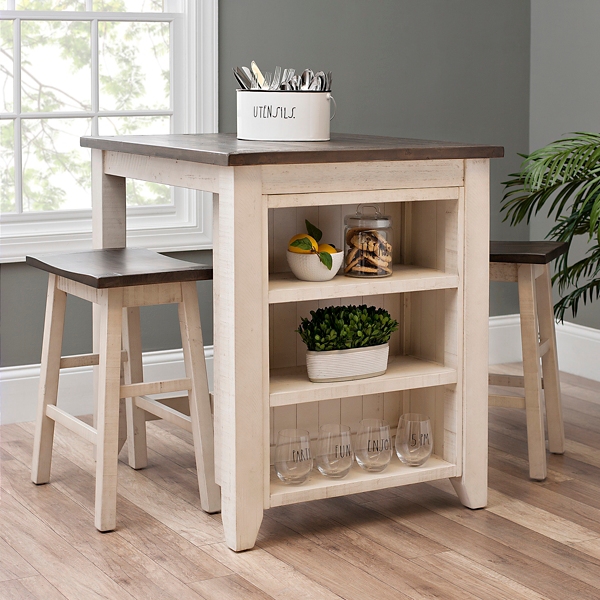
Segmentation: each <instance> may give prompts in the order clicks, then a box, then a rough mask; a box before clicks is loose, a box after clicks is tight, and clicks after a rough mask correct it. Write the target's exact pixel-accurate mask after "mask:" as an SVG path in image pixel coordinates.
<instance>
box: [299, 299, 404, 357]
mask: <svg viewBox="0 0 600 600" xmlns="http://www.w3.org/2000/svg"><path fill="white" fill-rule="evenodd" d="M310 315H311V319H308V318H303V319H302V321H301V323H300V327H298V329H297V330H296V331H297V332H298V333H299V334H300V337H301V338H302V341H303V342H304V343H305V344H306V346H307V348H308V350H316V351H326V350H346V349H348V348H363V347H366V346H379V345H380V344H385V343H386V342H388V341H389V339H390V335H391V334H392V332H394V331H396V329H398V322H397V321H395V320H394V319H392V317H391V316H390V313H388V312H387V311H386V310H384V309H383V308H375V307H374V306H369V307H367V305H366V304H362V305H360V306H354V305H351V306H328V307H327V308H319V309H318V310H311V311H310Z"/></svg>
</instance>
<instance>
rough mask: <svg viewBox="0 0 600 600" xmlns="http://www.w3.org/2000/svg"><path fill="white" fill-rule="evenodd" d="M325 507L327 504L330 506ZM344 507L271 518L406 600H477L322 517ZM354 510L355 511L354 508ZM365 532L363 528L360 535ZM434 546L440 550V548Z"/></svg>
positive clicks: (307, 508) (335, 503) (289, 510)
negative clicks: (410, 599)
mask: <svg viewBox="0 0 600 600" xmlns="http://www.w3.org/2000/svg"><path fill="white" fill-rule="evenodd" d="M324 504H329V505H330V507H326V506H324ZM345 505H351V503H349V502H347V501H344V499H343V498H336V499H335V500H332V501H329V502H327V501H325V502H309V503H303V504H297V505H292V506H286V507H281V508H278V509H277V511H271V513H273V512H276V515H273V516H272V518H274V519H275V520H277V521H278V522H280V523H283V524H284V525H285V526H286V527H289V528H290V529H292V530H293V531H296V532H298V533H299V534H301V535H303V536H304V537H306V538H307V539H309V540H310V541H312V542H314V543H315V544H317V545H319V546H321V547H322V548H324V549H326V550H327V551H328V552H329V553H330V554H333V555H334V556H336V557H338V558H340V559H343V560H345V561H347V562H348V563H349V564H350V565H352V566H353V567H354V570H353V572H354V573H356V569H359V570H362V571H364V572H365V573H366V574H368V575H370V576H374V577H376V578H377V579H378V580H380V581H384V582H385V583H386V584H387V585H389V586H391V587H393V588H394V589H396V590H398V591H399V592H402V593H403V594H405V595H406V596H407V597H409V598H413V599H414V600H416V599H420V598H429V597H433V598H446V599H448V600H473V599H474V598H476V596H474V595H473V594H471V593H470V592H468V591H466V590H464V589H462V588H460V587H458V586H456V585H455V584H453V583H450V582H448V581H447V580H445V579H443V578H441V577H440V576H438V575H437V574H433V573H431V572H430V571H428V570H427V569H424V568H422V567H420V566H419V565H416V564H415V563H414V562H411V561H410V560H408V559H406V558H404V557H403V556H401V555H400V554H398V553H397V552H395V551H394V550H391V549H389V548H388V547H386V546H385V545H384V544H383V543H382V540H380V541H379V542H378V541H377V540H376V536H375V535H371V536H370V537H367V536H365V535H363V533H359V532H357V531H354V530H353V529H350V528H348V527H340V526H339V524H337V523H336V521H333V520H332V519H331V518H329V517H327V516H326V514H325V515H324V514H323V513H327V509H328V508H329V509H333V510H336V511H337V512H341V511H343V510H344V507H345ZM354 507H355V509H356V508H358V507H357V505H354ZM361 512H362V516H365V513H366V512H369V511H368V509H364V508H363V509H362V511H361ZM371 512H372V511H371ZM271 513H270V515H269V516H271ZM332 523H336V525H337V526H336V525H333V526H332ZM364 530H365V528H364V527H363V532H364ZM419 537H421V538H422V536H419ZM436 545H437V544H436ZM437 546H438V548H440V549H441V547H440V546H439V545H437Z"/></svg>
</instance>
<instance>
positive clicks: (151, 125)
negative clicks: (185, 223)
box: [98, 117, 171, 206]
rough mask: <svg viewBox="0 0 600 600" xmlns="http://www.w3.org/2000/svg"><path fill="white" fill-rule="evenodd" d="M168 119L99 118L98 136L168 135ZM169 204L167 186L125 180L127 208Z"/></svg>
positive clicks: (169, 196) (168, 188)
mask: <svg viewBox="0 0 600 600" xmlns="http://www.w3.org/2000/svg"><path fill="white" fill-rule="evenodd" d="M169 131H170V119H169V117H101V118H99V119H98V134H99V135H129V134H131V135H135V134H137V135H142V134H151V133H155V134H160V133H169ZM159 204H171V189H170V187H169V186H168V185H162V184H160V183H152V182H150V181H136V180H134V179H128V180H127V206H148V205H159Z"/></svg>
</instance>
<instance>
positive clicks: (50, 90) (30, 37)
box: [21, 21, 92, 112]
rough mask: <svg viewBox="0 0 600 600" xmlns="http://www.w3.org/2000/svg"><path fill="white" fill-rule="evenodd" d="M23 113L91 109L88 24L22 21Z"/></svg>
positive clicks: (78, 22)
mask: <svg viewBox="0 0 600 600" xmlns="http://www.w3.org/2000/svg"><path fill="white" fill-rule="evenodd" d="M21 37H22V50H21V52H22V54H21V60H22V65H21V103H22V109H23V112H54V111H73V110H77V111H79V110H82V111H83V110H91V107H92V104H91V87H92V86H91V83H92V69H91V45H90V39H91V36H90V23H89V22H85V21H84V22H80V21H23V22H22V24H21Z"/></svg>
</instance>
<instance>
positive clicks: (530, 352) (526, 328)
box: [518, 264, 546, 480]
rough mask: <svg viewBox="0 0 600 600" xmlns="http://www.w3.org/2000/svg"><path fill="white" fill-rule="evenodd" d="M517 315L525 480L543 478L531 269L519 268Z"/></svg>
mask: <svg viewBox="0 0 600 600" xmlns="http://www.w3.org/2000/svg"><path fill="white" fill-rule="evenodd" d="M518 282H519V311H520V313H521V344H522V347H523V375H524V383H525V410H526V413H527V447H528V452H529V476H530V477H531V479H537V480H542V479H545V478H546V436H545V434H544V421H543V415H542V378H541V371H540V354H539V337H538V323H537V320H538V319H537V316H536V312H537V311H536V294H535V292H536V290H535V276H534V265H527V264H524V265H520V266H519V273H518Z"/></svg>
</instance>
